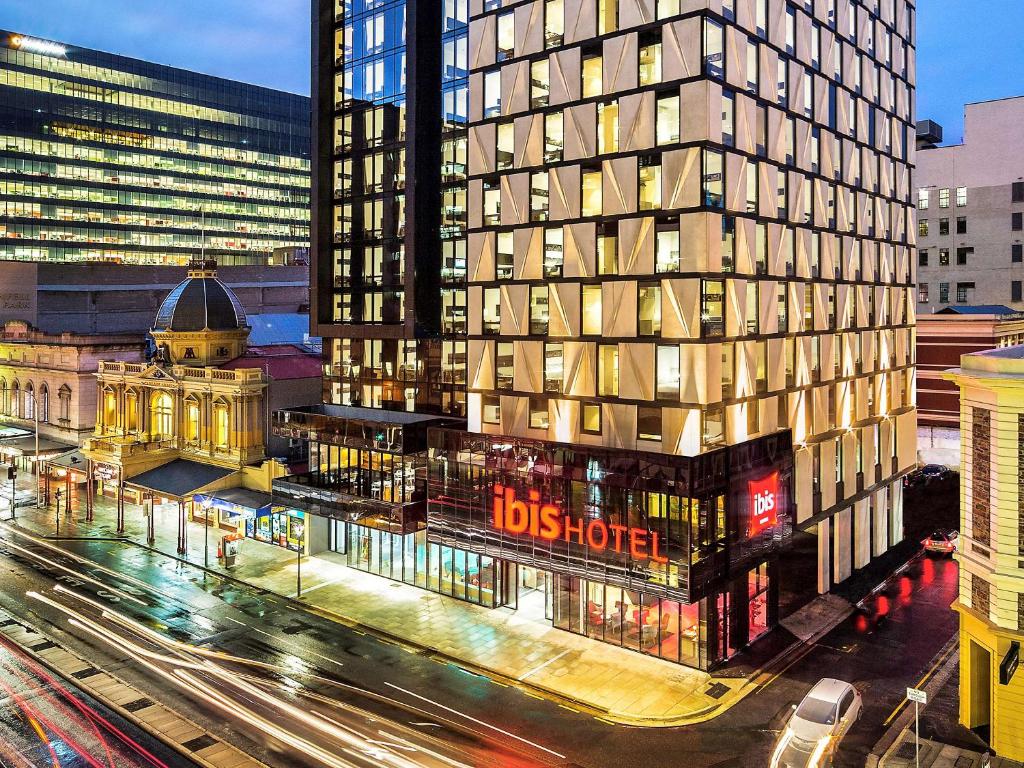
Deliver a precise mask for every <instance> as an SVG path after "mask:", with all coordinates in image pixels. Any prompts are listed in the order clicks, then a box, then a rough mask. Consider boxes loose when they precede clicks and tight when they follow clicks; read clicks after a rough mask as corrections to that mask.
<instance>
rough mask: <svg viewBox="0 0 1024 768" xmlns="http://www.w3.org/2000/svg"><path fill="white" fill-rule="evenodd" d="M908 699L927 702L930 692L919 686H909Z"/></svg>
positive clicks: (917, 702) (922, 702) (918, 702)
mask: <svg viewBox="0 0 1024 768" xmlns="http://www.w3.org/2000/svg"><path fill="white" fill-rule="evenodd" d="M907 699H909V700H910V701H913V702H914V703H915V704H927V703H928V694H927V693H925V692H924V691H922V690H920V689H918V688H907Z"/></svg>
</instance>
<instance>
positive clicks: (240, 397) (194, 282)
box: [83, 261, 284, 552]
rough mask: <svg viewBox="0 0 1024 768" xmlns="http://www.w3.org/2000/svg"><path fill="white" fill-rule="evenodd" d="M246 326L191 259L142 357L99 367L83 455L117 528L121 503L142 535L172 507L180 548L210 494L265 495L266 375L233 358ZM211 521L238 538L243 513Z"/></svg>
mask: <svg viewBox="0 0 1024 768" xmlns="http://www.w3.org/2000/svg"><path fill="white" fill-rule="evenodd" d="M249 331H250V329H249V326H248V325H247V324H246V317H245V311H244V310H243V309H242V305H241V303H240V302H239V300H238V297H237V296H236V295H235V294H234V292H233V291H232V290H231V289H230V288H229V287H228V286H227V285H225V284H224V283H222V282H221V281H220V280H218V279H217V271H216V264H215V263H214V262H211V261H193V262H192V263H191V264H190V266H189V271H188V275H187V277H186V279H185V280H184V281H183V282H181V283H180V284H179V285H178V286H176V287H175V288H174V289H173V290H172V291H171V292H170V293H169V294H168V295H167V297H166V298H165V299H164V301H163V303H162V304H161V305H160V308H159V310H158V312H157V315H156V318H155V320H154V322H153V327H152V330H151V331H150V335H151V336H152V339H153V343H154V352H153V354H152V356H151V359H150V360H149V361H148V362H146V363H124V362H101V363H100V365H99V372H98V373H97V387H98V392H97V414H96V429H95V432H94V436H93V437H92V438H90V439H89V440H88V441H87V442H86V444H85V446H84V449H83V451H84V453H85V455H86V457H87V458H88V459H89V461H90V462H91V465H92V471H91V472H90V480H91V481H92V482H96V483H98V491H99V493H100V494H102V495H105V496H108V497H113V498H116V499H117V509H118V515H117V519H118V530H119V531H121V530H123V529H124V525H125V522H124V521H125V511H124V510H125V503H126V502H128V503H137V504H141V505H143V508H144V514H145V518H146V520H147V523H148V525H147V528H148V533H149V536H148V538H149V539H150V541H152V540H153V537H154V536H155V531H154V525H153V519H154V510H155V509H157V508H160V509H162V508H163V507H164V506H167V505H170V506H172V507H174V506H176V507H177V512H178V515H179V525H178V529H179V541H178V550H179V552H184V551H185V550H186V541H185V539H186V533H185V531H186V529H187V520H188V518H192V519H193V520H195V519H198V520H203V519H204V517H205V515H206V514H208V512H209V510H210V503H211V502H210V499H212V498H213V495H214V494H215V493H216V492H219V491H223V490H225V489H244V490H248V491H252V492H254V493H256V494H259V493H260V492H267V491H269V490H270V480H271V478H272V477H273V476H276V475H279V474H283V472H284V467H283V466H282V465H280V464H278V463H277V462H273V461H266V456H265V450H264V444H265V438H266V435H265V433H264V427H265V425H266V402H265V391H266V388H267V386H268V383H269V380H270V379H269V376H268V375H267V374H265V373H264V370H263V369H262V368H261V367H260V365H259V361H256V362H257V364H256V365H252V366H248V365H238V364H237V361H238V360H239V358H241V357H242V356H243V355H245V353H246V349H247V341H248V337H249ZM229 364H233V365H231V367H225V366H228V365H229ZM251 495H252V494H250V496H251ZM87 496H88V497H89V498H90V499H91V498H92V496H93V493H92V492H89V493H88V494H87ZM267 499H269V497H267ZM204 504H205V506H204ZM211 526H215V527H216V528H218V529H224V530H228V531H231V532H233V533H238V532H239V529H241V534H244V530H245V517H244V515H243V514H241V513H239V514H237V515H227V516H226V517H225V516H224V515H218V516H217V519H216V520H214V521H211Z"/></svg>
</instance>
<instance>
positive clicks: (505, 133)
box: [494, 122, 516, 171]
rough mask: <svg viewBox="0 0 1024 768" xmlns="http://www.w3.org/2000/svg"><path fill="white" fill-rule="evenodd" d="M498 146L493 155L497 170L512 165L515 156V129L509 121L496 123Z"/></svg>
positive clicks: (502, 169)
mask: <svg viewBox="0 0 1024 768" xmlns="http://www.w3.org/2000/svg"><path fill="white" fill-rule="evenodd" d="M497 133H498V146H497V151H496V153H495V156H494V162H495V166H496V167H497V169H498V170H499V171H504V170H506V169H508V168H511V167H512V161H513V159H514V157H515V147H516V144H515V130H514V126H513V124H512V123H511V122H508V123H498V126H497Z"/></svg>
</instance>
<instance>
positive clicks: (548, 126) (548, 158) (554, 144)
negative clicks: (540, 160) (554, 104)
mask: <svg viewBox="0 0 1024 768" xmlns="http://www.w3.org/2000/svg"><path fill="white" fill-rule="evenodd" d="M564 146H565V142H564V133H563V129H562V113H561V112H552V113H550V114H548V115H545V116H544V162H546V163H551V162H556V161H558V160H561V159H562V148H563V147H564Z"/></svg>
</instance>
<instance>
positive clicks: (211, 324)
mask: <svg viewBox="0 0 1024 768" xmlns="http://www.w3.org/2000/svg"><path fill="white" fill-rule="evenodd" d="M150 334H151V335H152V337H153V341H154V343H155V344H156V347H157V350H158V353H159V356H160V358H161V359H162V360H163V361H164V362H168V363H175V364H180V365H216V364H220V363H225V362H227V361H228V360H232V359H234V358H236V357H238V356H239V355H241V354H243V353H244V352H245V345H246V340H247V339H248V337H249V326H248V325H246V320H245V310H243V309H242V305H241V303H240V302H239V301H238V297H237V296H235V294H234V292H233V291H232V290H231V289H230V288H229V287H228V286H226V285H224V283H222V282H221V281H220V280H218V279H217V265H216V263H214V262H211V261H200V262H193V263H192V264H191V265H190V267H189V272H188V277H187V278H186V279H185V280H184V281H183V282H181V283H179V284H178V286H177V287H176V288H175V289H174V290H173V291H171V292H170V293H169V294H167V298H165V299H164V300H163V303H162V304H161V305H160V309H159V310H157V313H156V320H155V321H154V323H153V328H152V330H151V331H150Z"/></svg>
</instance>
